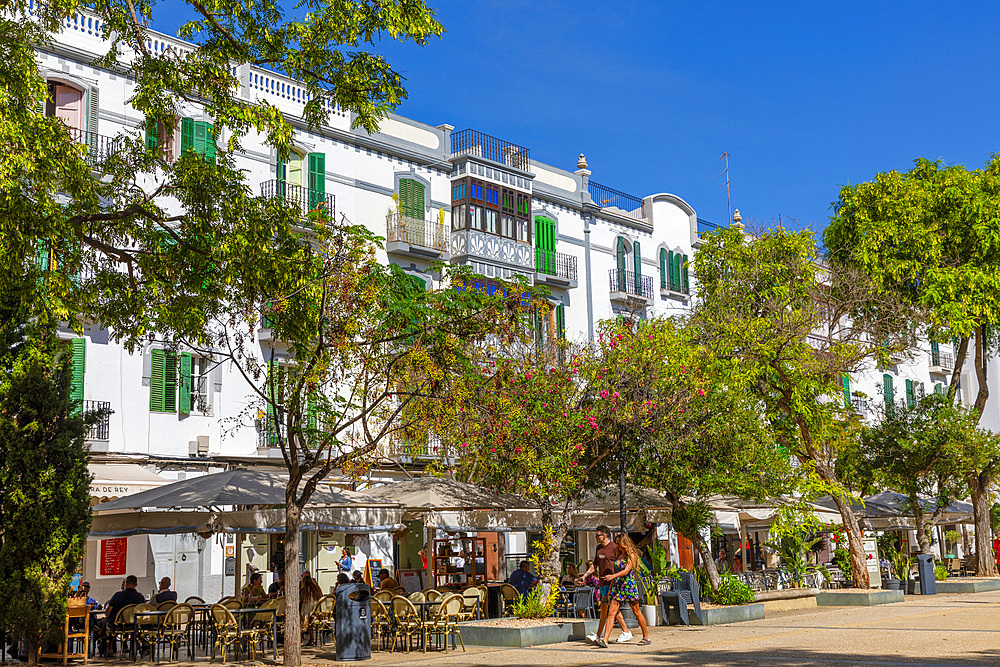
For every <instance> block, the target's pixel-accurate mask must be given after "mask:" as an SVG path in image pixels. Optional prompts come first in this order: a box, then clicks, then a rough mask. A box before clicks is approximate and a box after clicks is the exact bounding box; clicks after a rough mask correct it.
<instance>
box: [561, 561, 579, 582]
mask: <svg viewBox="0 0 1000 667" xmlns="http://www.w3.org/2000/svg"><path fill="white" fill-rule="evenodd" d="M579 578H580V574H579V573H578V572H577V571H576V565H573V563H568V564H567V565H566V574H564V575H563V576H562V579H560V580H559V585H560V586H576V581H577V579H579Z"/></svg>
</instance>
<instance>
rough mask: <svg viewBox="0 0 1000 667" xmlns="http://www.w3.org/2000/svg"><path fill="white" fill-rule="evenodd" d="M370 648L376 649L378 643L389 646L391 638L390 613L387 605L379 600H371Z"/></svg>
mask: <svg viewBox="0 0 1000 667" xmlns="http://www.w3.org/2000/svg"><path fill="white" fill-rule="evenodd" d="M371 609H372V648H373V649H375V650H378V646H379V644H384V645H385V647H386V648H389V640H390V639H392V636H393V634H392V614H390V613H389V609H388V607H386V606H385V604H383V603H382V602H380V601H379V600H375V599H373V600H372V603H371Z"/></svg>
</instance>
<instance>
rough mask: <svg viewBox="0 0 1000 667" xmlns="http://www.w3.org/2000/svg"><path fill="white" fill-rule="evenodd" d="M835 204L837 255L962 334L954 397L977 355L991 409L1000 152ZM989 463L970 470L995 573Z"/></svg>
mask: <svg viewBox="0 0 1000 667" xmlns="http://www.w3.org/2000/svg"><path fill="white" fill-rule="evenodd" d="M835 206H836V213H835V215H834V216H833V217H832V219H831V221H830V225H829V226H828V227H827V229H826V231H825V233H824V241H825V243H826V246H827V248H828V250H829V254H830V258H831V260H833V261H835V262H838V263H841V264H844V265H849V266H855V267H859V268H860V269H861V270H863V271H864V272H865V273H866V275H867V276H869V278H870V280H871V281H872V282H873V284H874V285H875V286H876V287H877V288H878V289H879V290H882V291H883V292H887V293H889V292H891V293H892V294H894V295H897V296H898V297H899V298H901V299H903V300H905V301H906V302H908V303H910V304H913V305H914V306H918V307H920V308H922V309H924V310H926V314H927V315H926V316H927V319H928V321H929V324H930V332H931V334H932V335H942V336H944V335H947V336H953V337H955V339H956V341H957V351H956V352H957V353H956V355H955V356H956V358H955V368H954V372H953V374H952V380H951V384H950V385H949V388H948V392H949V394H948V395H949V396H951V397H952V398H954V397H955V394H956V391H957V389H958V386H959V382H958V380H959V378H960V376H961V372H962V368H963V367H964V365H965V363H966V360H967V359H970V360H971V362H972V367H973V369H974V372H975V375H976V384H977V385H978V391H977V393H976V395H975V399H974V400H973V401H972V404H973V407H974V408H975V410H976V411H977V412H978V413H980V414H982V412H983V410H984V409H985V407H986V401H987V399H988V398H989V386H988V383H987V381H986V364H987V360H988V357H989V355H990V353H991V351H992V350H994V349H995V348H996V335H995V332H996V331H997V325H998V324H1000V236H998V235H997V232H996V229H997V224H996V221H997V219H998V218H1000V157H998V156H993V157H992V158H991V160H990V161H989V162H988V163H987V164H986V166H985V167H984V168H983V169H981V170H972V171H970V170H968V169H966V168H965V167H963V166H960V165H953V166H948V167H946V166H943V165H942V164H941V163H940V162H931V161H929V160H925V159H919V160H917V161H916V163H915V165H914V167H913V169H911V170H910V171H908V172H906V173H899V172H896V171H890V172H885V173H879V174H877V175H876V176H875V178H874V179H873V180H871V181H868V182H865V183H860V184H858V185H853V186H847V187H844V188H842V189H841V191H840V199H839V200H838V201H837V203H836V204H835ZM970 342H971V343H973V344H974V351H973V353H972V354H971V355H970V354H969V344H970ZM971 391H973V387H963V392H971ZM983 464H984V465H983V467H982V468H980V469H978V470H976V471H974V472H973V473H970V475H969V478H968V485H969V489H970V492H971V495H972V504H973V508H974V513H975V523H976V554H977V562H976V571H977V575H978V576H989V575H992V574H993V571H994V567H993V559H992V555H991V554H992V547H991V543H990V535H991V533H990V530H989V528H990V524H989V488H990V486H991V484H992V483H993V479H994V477H995V476H996V474H997V472H998V470H1000V459H990V460H988V461H984V462H983Z"/></svg>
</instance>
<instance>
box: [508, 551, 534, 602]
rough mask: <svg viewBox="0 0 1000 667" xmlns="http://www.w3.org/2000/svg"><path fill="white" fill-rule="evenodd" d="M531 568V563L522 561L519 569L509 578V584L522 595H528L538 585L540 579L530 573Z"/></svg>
mask: <svg viewBox="0 0 1000 667" xmlns="http://www.w3.org/2000/svg"><path fill="white" fill-rule="evenodd" d="M530 568H531V563H529V562H528V561H526V560H522V561H521V564H520V565H519V566H518V568H517V569H516V570H514V571H513V572H511V575H510V577H508V578H507V583H508V584H510V585H511V586H513V587H514V588H516V589H517V592H518V593H520V594H521V595H527V594H528V591H530V590H531V589H532V588H533V587H534V586H537V585H538V577H536V576H535V575H533V574H532V573H531V572H530Z"/></svg>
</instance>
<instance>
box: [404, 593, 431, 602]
mask: <svg viewBox="0 0 1000 667" xmlns="http://www.w3.org/2000/svg"><path fill="white" fill-rule="evenodd" d="M406 599H407V600H409V601H410V602H413V603H417V602H427V596H425V595H424V592H423V591H414V592H413V593H410V594H409V595H407V596H406Z"/></svg>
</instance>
